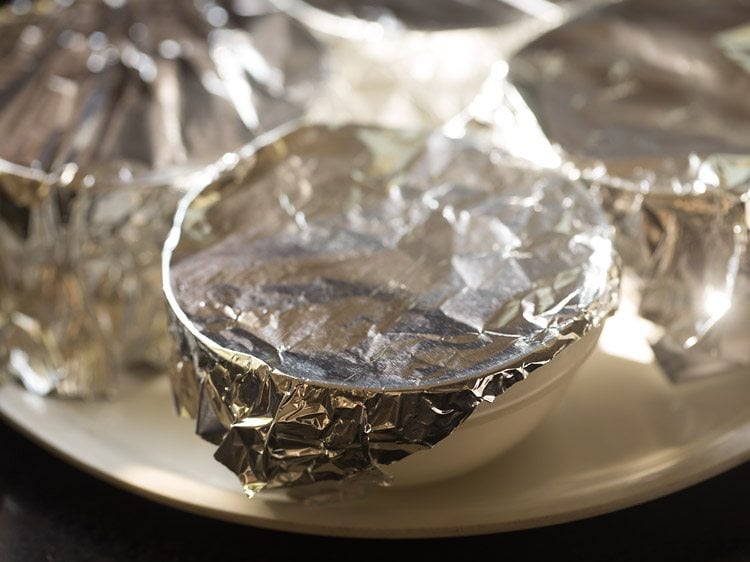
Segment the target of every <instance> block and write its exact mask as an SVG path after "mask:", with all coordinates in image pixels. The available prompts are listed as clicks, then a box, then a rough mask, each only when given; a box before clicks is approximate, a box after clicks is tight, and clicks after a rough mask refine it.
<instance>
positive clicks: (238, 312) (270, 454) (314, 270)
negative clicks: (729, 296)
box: [163, 126, 619, 494]
mask: <svg viewBox="0 0 750 562" xmlns="http://www.w3.org/2000/svg"><path fill="white" fill-rule="evenodd" d="M612 236H613V234H612V229H611V226H610V223H609V222H608V220H607V219H606V217H605V215H604V213H603V211H602V210H601V207H600V206H599V204H598V203H597V202H596V200H595V199H594V198H593V197H592V196H591V194H590V193H589V192H588V190H587V189H586V188H585V187H584V186H583V185H580V184H578V183H576V182H572V181H570V180H568V179H566V178H564V177H563V176H561V175H559V174H558V173H556V172H554V171H550V170H540V169H539V168H535V167H530V166H529V165H528V164H523V163H520V162H516V161H515V160H513V159H512V158H509V157H507V155H505V154H503V153H501V152H500V151H497V150H489V151H488V150H485V148H484V143H483V142H482V141H481V139H479V141H477V142H474V140H473V139H472V138H471V137H470V136H459V137H455V138H451V137H449V136H447V135H446V134H443V133H442V132H439V133H435V134H432V135H429V136H425V135H420V134H411V133H408V132H403V131H397V130H391V129H381V128H371V127H361V126H343V127H338V128H331V127H323V126H307V127H304V128H301V129H298V130H296V131H294V132H292V133H290V134H288V135H286V136H284V137H282V138H281V139H279V140H278V141H276V142H274V143H271V144H269V145H267V146H265V147H263V148H261V149H260V150H259V151H258V152H257V153H256V154H255V155H254V156H253V157H252V158H251V159H250V160H249V161H244V162H241V163H240V164H238V165H237V166H236V167H235V168H234V169H232V170H231V171H229V172H225V173H224V174H221V175H220V176H219V177H218V178H217V179H216V180H215V181H214V182H212V183H211V184H210V185H208V186H207V187H206V188H205V189H201V190H194V191H193V192H191V193H190V194H189V195H187V196H186V197H185V199H183V201H182V202H181V205H180V209H179V210H178V214H177V219H176V222H175V227H174V229H173V230H172V233H171V234H170V237H169V239H168V241H167V244H166V247H165V252H164V264H163V265H164V272H163V274H164V279H165V293H166V296H167V299H168V301H169V303H170V307H171V311H172V314H173V316H174V318H173V330H174V334H175V337H176V338H177V341H178V342H179V348H180V358H179V361H178V363H177V369H176V370H175V372H174V373H173V380H174V389H175V396H176V400H177V403H178V405H179V406H180V408H181V409H182V411H183V412H184V413H188V414H191V415H193V416H196V417H197V431H198V433H199V434H200V435H202V436H203V437H204V438H206V439H208V440H210V441H212V442H213V443H216V444H217V445H218V449H217V451H216V458H217V459H218V460H219V461H220V462H222V463H223V464H225V465H226V466H227V467H228V468H230V469H231V470H232V471H233V472H235V473H236V474H238V475H239V476H240V479H241V481H242V483H243V484H244V486H245V489H246V491H247V492H248V493H249V494H252V493H254V492H256V491H258V490H260V489H263V488H264V487H270V488H293V487H298V486H305V485H309V484H315V483H320V482H326V481H341V480H346V481H349V480H352V479H358V478H363V477H367V478H369V479H371V480H375V481H384V480H385V479H386V477H385V473H384V472H383V470H382V468H381V467H382V466H384V465H388V464H390V463H392V462H394V461H397V460H399V459H402V458H403V457H405V456H407V455H409V454H411V453H413V452H416V451H419V450H422V449H425V448H428V447H432V446H433V445H435V444H436V443H438V442H439V441H440V440H441V439H443V438H444V437H446V436H447V435H448V434H450V432H451V431H453V430H454V429H455V428H456V427H458V426H459V425H460V424H461V423H462V422H463V421H464V420H465V419H466V418H467V417H468V416H469V415H470V414H471V413H472V411H473V410H474V408H475V407H476V406H477V405H478V404H479V403H480V402H482V401H483V400H486V401H492V400H493V399H494V398H495V397H496V396H498V395H499V394H501V393H502V392H503V391H504V390H506V389H507V388H509V387H510V386H511V385H513V384H514V383H516V382H518V381H521V380H523V379H524V378H526V377H527V376H528V375H529V374H530V373H532V372H533V371H534V370H535V369H537V368H538V367H540V366H542V365H545V364H547V363H548V362H549V361H551V360H553V358H554V356H555V355H556V354H557V353H558V352H559V351H560V350H562V349H563V348H565V347H566V346H567V345H569V344H571V343H573V342H575V341H577V340H578V339H579V338H580V337H581V336H582V335H584V334H585V333H587V332H588V331H589V330H590V329H592V328H593V327H596V326H598V325H599V324H600V323H601V322H602V321H603V319H604V317H606V316H607V315H608V314H609V313H610V312H611V310H612V309H613V308H614V306H615V304H616V294H617V286H618V280H619V278H618V274H617V269H616V266H615V262H614V256H613V242H612Z"/></svg>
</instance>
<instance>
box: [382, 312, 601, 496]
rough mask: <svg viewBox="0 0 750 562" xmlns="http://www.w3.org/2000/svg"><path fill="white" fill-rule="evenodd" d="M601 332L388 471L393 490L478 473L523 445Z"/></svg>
mask: <svg viewBox="0 0 750 562" xmlns="http://www.w3.org/2000/svg"><path fill="white" fill-rule="evenodd" d="M601 331H602V327H601V326H600V327H598V328H596V329H593V330H591V331H590V332H589V333H588V334H586V335H585V336H584V337H583V338H581V339H580V340H578V341H577V342H575V343H573V344H571V345H569V346H568V347H566V348H565V349H563V350H562V351H561V352H560V353H559V354H558V355H557V356H556V357H555V358H554V359H553V360H552V361H550V362H549V363H547V364H546V365H545V366H544V367H541V368H539V369H538V370H537V371H535V372H534V375H533V376H531V377H529V378H528V379H526V380H524V381H521V382H518V383H516V384H514V385H513V386H512V387H511V388H509V389H508V390H507V391H505V392H504V393H503V394H501V395H500V396H498V397H497V398H496V399H495V401H494V402H491V403H490V402H485V403H484V404H481V405H480V406H478V407H477V409H476V410H475V411H474V413H473V414H472V415H471V417H470V418H469V419H467V420H466V421H465V422H464V423H463V424H462V425H461V426H460V427H459V428H458V429H456V430H455V431H454V432H453V433H451V434H450V435H449V436H448V437H446V438H445V439H443V440H442V441H440V443H438V444H437V445H435V447H433V448H432V449H426V450H424V451H419V452H417V453H414V454H413V455H411V456H409V457H406V458H405V459H403V460H401V461H398V462H396V463H393V464H391V465H389V466H387V467H384V468H385V471H386V472H387V473H388V474H390V475H391V476H392V477H393V482H392V483H391V486H392V487H409V486H419V485H427V484H433V483H435V482H439V481H440V480H447V479H448V478H453V477H455V476H460V475H462V474H464V473H466V472H470V471H472V470H475V469H477V468H479V467H481V466H482V465H484V464H486V463H488V462H489V461H491V460H493V459H495V458H497V457H498V456H500V455H502V454H503V453H504V452H506V451H507V450H509V449H511V448H512V447H513V446H515V445H517V444H518V443H520V442H521V441H523V440H524V439H525V438H526V437H527V436H528V435H529V434H530V433H531V432H532V431H533V430H534V429H535V428H536V427H537V426H538V425H539V424H540V423H541V422H542V420H543V419H544V418H545V417H546V416H547V414H548V413H549V412H550V411H552V409H553V408H554V407H555V406H557V404H558V403H559V402H560V400H561V399H562V397H563V396H564V394H565V391H566V390H567V389H568V387H569V386H570V384H571V382H572V381H573V377H574V375H575V373H576V372H577V371H578V368H579V367H580V366H581V365H582V364H583V363H584V362H585V361H586V359H587V358H588V356H589V355H590V354H591V352H592V351H593V350H594V348H595V347H596V343H597V341H598V340H599V335H600V334H601Z"/></svg>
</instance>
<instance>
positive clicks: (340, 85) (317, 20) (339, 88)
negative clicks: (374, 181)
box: [274, 0, 569, 128]
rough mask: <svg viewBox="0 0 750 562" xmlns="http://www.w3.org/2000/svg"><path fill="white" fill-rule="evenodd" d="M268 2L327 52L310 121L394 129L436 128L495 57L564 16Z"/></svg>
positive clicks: (481, 4)
mask: <svg viewBox="0 0 750 562" xmlns="http://www.w3.org/2000/svg"><path fill="white" fill-rule="evenodd" d="M274 3H275V4H276V5H277V6H278V7H279V8H281V9H283V10H284V11H285V12H287V13H289V14H290V15H291V16H292V17H294V18H296V19H298V20H299V21H300V22H302V23H303V24H304V25H306V26H307V27H309V28H310V29H311V30H313V31H314V32H315V33H316V36H317V37H318V39H319V40H320V41H321V42H322V43H324V44H325V45H326V46H327V49H328V53H329V69H330V75H329V80H328V82H327V83H326V88H325V92H324V94H323V95H322V96H321V97H320V98H319V99H318V101H317V103H315V104H314V105H313V107H312V108H311V110H310V112H309V117H310V120H311V121H313V122H320V123H324V124H331V123H339V124H343V123H347V122H357V123H367V124H374V125H379V126H387V127H396V128H423V127H424V128H429V127H438V126H440V125H442V123H443V122H444V121H446V120H448V119H450V118H452V117H453V116H454V115H455V114H456V113H458V112H459V111H461V110H462V109H463V108H464V107H466V105H467V104H469V103H470V102H471V100H472V99H473V98H474V96H475V95H476V94H477V92H478V91H479V88H480V87H481V85H482V82H483V81H484V80H485V79H486V77H487V75H488V73H489V70H490V67H491V66H492V64H493V63H494V62H495V61H497V60H498V59H502V58H505V57H507V56H508V54H509V53H510V52H512V51H513V50H514V49H516V48H517V47H519V46H520V45H522V44H524V43H525V42H528V41H529V40H530V39H531V38H533V37H536V36H538V35H539V34H540V33H542V32H543V31H544V30H546V29H549V28H550V27H551V26H552V25H554V24H556V23H558V22H559V21H561V20H562V19H563V18H565V17H567V16H568V14H569V11H568V10H567V9H563V8H561V7H560V6H557V5H555V4H553V3H551V2H538V3H536V2H535V3H534V5H530V6H527V5H526V3H518V2H514V3H513V5H511V4H509V3H504V2H500V1H496V0H478V1H471V2H466V1H455V0H439V1H438V2H434V1H430V2H427V3H425V2H413V1H406V2H390V1H385V2H384V1H351V2H348V1H347V2H328V1H317V0H314V1H307V2H306V1H302V0H274ZM524 9H525V10H524Z"/></svg>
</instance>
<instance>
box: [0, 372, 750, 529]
mask: <svg viewBox="0 0 750 562" xmlns="http://www.w3.org/2000/svg"><path fill="white" fill-rule="evenodd" d="M10 384H14V383H13V382H11V383H10ZM18 390H19V391H20V392H23V393H26V392H28V391H26V390H25V389H23V388H19V389H18ZM0 418H2V419H3V420H4V421H5V422H6V423H8V425H9V426H10V427H11V428H12V429H13V430H15V431H16V432H18V433H19V434H21V435H23V436H24V437H26V438H27V439H29V440H30V441H31V442H32V443H34V445H36V446H39V447H40V448H41V449H43V450H45V451H47V452H48V453H50V454H51V455H53V456H54V457H56V458H58V459H60V460H61V461H63V462H65V463H66V464H69V465H71V466H73V467H74V468H76V469H77V470H80V471H81V472H83V473H85V474H88V475H89V476H92V477H94V478H96V479H98V480H100V481H103V482H105V483H107V484H108V485H111V486H113V487H115V488H117V489H120V490H123V491H125V492H127V493H132V494H134V495H136V496H138V497H141V498H144V499H146V500H148V501H152V502H155V503H157V504H159V505H163V506H166V507H168V508H172V509H178V510H180V511H183V512H187V513H190V514H192V515H196V516H199V517H206V518H210V519H215V520H219V521H223V522H228V523H234V524H241V525H246V526H252V527H256V528H260V529H266V530H272V531H282V532H289V533H296V534H302V535H313V536H326V537H340V538H369V539H420V538H440V537H445V538H449V537H467V536H480V535H488V534H496V533H506V532H513V531H520V530H528V529H537V528H541V527H547V526H551V525H559V524H563V523H570V522H573V521H580V520H583V519H589V518H593V517H597V516H600V515H605V514H608V513H612V512H615V511H620V510H622V509H627V508H629V507H634V506H637V505H641V504H643V503H647V502H650V501H653V500H656V499H659V498H662V497H665V496H668V495H671V494H673V493H676V492H679V491H681V490H684V489H686V488H689V487H691V486H694V485H696V484H698V483H700V482H703V481H705V480H708V479H711V478H713V477H715V476H718V475H719V474H722V473H723V472H726V471H728V470H731V469H733V468H735V467H737V466H740V465H741V464H744V463H746V462H748V461H750V442H748V444H747V446H746V447H744V448H741V449H739V450H738V451H737V452H735V453H734V454H729V455H727V456H726V457H725V458H723V459H722V460H721V461H719V462H715V463H711V464H709V465H707V466H706V465H703V466H702V468H699V469H696V470H692V471H689V472H688V473H683V472H682V471H681V470H679V467H680V466H683V465H686V464H687V465H689V464H690V461H691V459H694V458H695V454H692V455H687V456H685V457H683V458H682V459H681V460H680V462H679V463H676V464H675V465H674V466H673V467H672V469H671V470H670V471H669V473H668V475H667V477H666V478H664V479H658V478H657V479H655V480H654V481H653V482H654V483H658V485H653V483H652V485H651V486H649V487H647V488H645V489H644V490H641V491H639V492H637V493H633V494H632V495H628V496H626V497H619V498H610V499H608V500H607V501H603V502H601V503H598V504H596V505H587V506H584V507H581V508H579V509H564V510H561V511H556V512H553V513H550V514H547V515H542V516H538V515H537V516H521V517H519V518H518V519H516V520H513V521H505V522H490V523H486V524H470V525H460V524H456V525H431V526H429V527H427V526H425V527H402V528H398V529H396V528H376V527H371V526H358V527H340V526H335V527H334V526H326V525H315V524H310V523H306V522H299V521H286V520H283V519H273V518H268V517H263V516H261V515H258V514H251V513H245V514H238V513H234V512H230V511H226V510H222V509H219V508H215V507H211V506H207V505H199V504H196V503H192V502H190V501H187V500H183V499H180V498H177V497H174V496H171V495H168V494H160V493H158V492H156V491H154V490H152V489H149V488H146V487H143V486H138V485H137V484H135V483H133V482H131V481H129V480H128V479H127V478H126V477H124V476H123V475H121V474H118V473H116V472H115V473H108V472H106V471H105V470H102V469H100V468H98V467H96V466H94V465H93V464H91V463H87V462H86V461H85V460H83V459H81V458H78V457H77V456H76V455H74V454H71V453H69V452H67V451H65V450H64V449H62V448H61V447H57V446H55V445H54V444H53V443H51V442H49V441H48V440H46V439H44V437H42V436H41V435H40V434H39V433H37V432H35V431H33V429H31V428H29V427H27V426H26V425H24V424H23V423H21V422H20V421H18V420H17V419H15V418H14V416H13V415H12V414H11V413H9V412H7V411H5V409H4V408H2V406H0ZM739 433H747V434H748V435H750V422H746V423H743V424H739V425H738V426H736V427H734V428H733V429H732V430H731V431H729V432H725V433H724V434H722V435H723V436H724V437H726V436H733V435H735V436H736V435H737V434H739ZM238 493H240V492H239V491H238ZM248 501H252V500H248Z"/></svg>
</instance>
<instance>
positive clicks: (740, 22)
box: [510, 0, 750, 378]
mask: <svg viewBox="0 0 750 562" xmlns="http://www.w3.org/2000/svg"><path fill="white" fill-rule="evenodd" d="M748 37H750V3H748V2H746V1H742V0H719V1H701V0H689V1H688V2H682V1H680V2H678V1H672V0H670V1H666V2H647V1H645V0H644V1H642V0H631V1H629V2H623V3H618V4H614V5H611V6H607V7H604V8H600V9H597V10H594V11H591V12H589V13H586V14H585V15H583V16H582V17H579V18H577V19H575V20H573V21H571V22H568V23H566V24H565V25H563V26H561V27H559V28H557V29H555V30H553V31H550V32H548V33H546V34H545V35H543V36H541V37H540V38H538V39H537V40H535V41H534V42H532V43H531V44H529V45H527V46H526V47H524V48H523V49H522V50H521V51H520V52H519V53H518V54H517V55H516V56H514V57H513V58H512V59H511V61H510V80H511V82H512V83H513V84H514V85H516V86H517V87H518V88H519V89H520V91H521V93H522V95H523V97H524V98H525V100H526V101H527V102H528V104H529V106H530V108H531V110H533V115H534V117H535V120H536V124H537V127H538V128H540V129H541V131H542V133H543V135H545V136H546V137H547V139H548V141H547V145H543V144H541V145H540V146H542V150H541V154H544V155H546V158H547V159H548V160H549V161H552V160H554V158H555V155H554V154H553V153H554V152H555V150H552V151H550V150H549V144H550V143H552V144H554V145H556V147H557V150H556V153H557V155H556V157H557V158H558V159H561V161H563V162H565V163H566V164H568V165H569V164H571V163H572V164H573V165H574V166H575V169H576V173H579V174H580V175H582V177H583V178H584V179H585V180H587V181H588V182H589V183H590V184H591V185H592V186H593V187H594V189H596V190H599V191H600V192H601V196H602V198H603V200H604V202H605V205H606V206H607V208H608V210H609V211H610V212H611V214H612V215H613V217H614V220H615V223H616V225H617V227H618V238H619V239H618V249H619V251H620V253H621V254H622V256H623V259H624V262H625V264H626V265H628V266H631V267H632V268H633V269H634V271H636V272H637V274H638V275H639V277H640V279H641V283H642V291H641V293H642V295H641V305H640V309H641V314H642V315H643V316H644V317H645V318H648V319H649V320H652V321H653V322H654V323H655V324H656V326H657V327H658V330H657V334H658V337H657V338H655V340H654V345H653V347H654V351H655V353H656V356H657V359H658V360H659V362H660V363H661V365H662V367H663V368H664V370H665V372H666V373H667V374H669V375H670V376H672V377H674V378H689V377H692V376H698V375H705V374H709V373H718V372H723V371H727V370H733V369H736V368H739V367H743V366H744V367H747V366H748V365H750V345H748V344H749V343H750V330H749V329H748V328H747V325H746V322H745V323H743V322H740V321H738V320H736V319H735V320H732V318H735V317H736V318H741V317H745V318H746V317H747V313H748V312H750V301H748V298H747V289H746V288H744V289H743V287H746V286H747V283H748V281H747V278H746V275H747V269H748V266H747V260H748V258H747V255H746V254H747V247H746V246H747V236H748V210H747V202H748V193H749V192H750V101H748V97H747V92H748V91H750V40H749V39H748ZM521 114H522V115H525V113H524V111H521ZM528 156H529V157H530V158H531V159H536V156H535V154H534V153H533V151H528Z"/></svg>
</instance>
